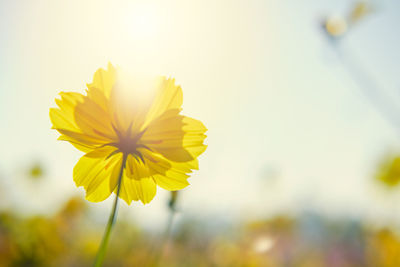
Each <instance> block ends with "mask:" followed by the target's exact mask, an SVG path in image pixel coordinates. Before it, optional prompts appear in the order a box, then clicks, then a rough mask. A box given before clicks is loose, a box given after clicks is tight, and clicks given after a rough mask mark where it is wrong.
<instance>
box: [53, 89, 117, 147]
mask: <svg viewBox="0 0 400 267" xmlns="http://www.w3.org/2000/svg"><path fill="white" fill-rule="evenodd" d="M60 96H61V99H56V103H57V105H58V106H59V108H51V109H50V119H51V122H52V123H53V128H54V129H56V130H57V131H59V132H60V133H61V134H62V136H61V137H60V140H65V141H69V142H71V143H72V144H73V145H74V146H75V147H77V148H78V149H80V150H82V151H84V152H88V151H89V150H90V149H95V148H96V147H99V146H100V145H103V144H106V143H110V142H112V141H114V140H116V134H115V132H114V130H113V129H112V125H111V119H110V115H109V113H107V112H106V111H104V110H103V109H102V108H101V107H100V106H99V105H98V104H97V103H95V102H94V101H93V100H91V99H90V98H89V97H86V96H84V95H82V94H79V93H72V92H67V93H65V92H61V93H60Z"/></svg>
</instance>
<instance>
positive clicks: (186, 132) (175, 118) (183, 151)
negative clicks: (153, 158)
mask: <svg viewBox="0 0 400 267" xmlns="http://www.w3.org/2000/svg"><path fill="white" fill-rule="evenodd" d="M178 113H179V110H176V109H172V110H169V111H167V112H165V113H164V114H163V115H161V116H160V117H158V118H157V119H156V120H154V121H153V122H152V123H151V124H149V126H148V127H147V129H146V130H145V132H144V135H143V136H142V138H141V142H142V143H143V144H144V145H146V146H148V147H149V148H150V149H151V150H154V151H156V152H158V153H160V154H162V155H163V156H164V157H165V158H167V159H169V160H172V161H177V162H186V161H192V160H194V159H195V158H197V157H198V156H199V155H200V154H201V153H203V152H204V151H205V149H206V148H207V146H206V145H204V144H203V141H204V139H205V138H206V135H205V134H204V133H205V132H206V131H207V128H206V127H204V125H203V124H202V123H201V122H200V121H198V120H195V119H192V118H189V117H185V116H182V115H178Z"/></svg>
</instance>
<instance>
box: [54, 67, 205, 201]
mask: <svg viewBox="0 0 400 267" xmlns="http://www.w3.org/2000/svg"><path fill="white" fill-rule="evenodd" d="M120 80H121V78H120V76H119V72H118V71H117V70H116V69H115V68H114V67H113V66H112V65H111V64H110V63H109V64H108V68H107V70H104V69H99V70H97V71H96V73H95V74H94V78H93V82H92V83H91V84H87V94H86V95H83V94H80V93H74V92H61V93H60V96H61V98H60V99H56V103H57V105H58V108H51V109H50V119H51V122H52V124H53V127H52V128H53V129H56V130H57V131H58V132H59V133H60V134H61V136H60V137H59V140H64V141H68V142H70V143H71V144H72V145H73V146H75V147H76V148H78V149H79V150H81V151H83V152H85V153H86V154H85V155H84V156H82V158H81V159H80V160H79V162H78V163H77V164H76V166H75V168H74V171H73V178H74V181H75V183H76V185H77V186H83V187H84V189H85V190H86V199H87V200H89V201H93V202H99V201H103V200H105V199H107V198H108V197H109V196H110V194H111V193H112V192H115V193H116V194H117V195H118V196H119V197H120V198H122V199H123V200H125V201H126V203H128V204H130V203H131V202H132V201H138V200H141V201H142V202H143V203H144V204H146V203H149V202H150V201H151V200H152V199H153V198H154V196H155V194H156V188H157V185H158V186H159V187H161V188H164V189H166V190H170V191H175V190H180V189H183V188H184V187H186V186H187V185H188V184H189V183H188V182H187V178H188V177H189V173H191V172H192V170H193V169H198V160H197V157H198V156H199V155H200V154H201V153H203V152H204V150H205V149H206V145H204V144H203V141H204V139H205V137H206V135H205V132H206V131H207V129H206V128H205V127H204V125H203V124H202V123H201V122H200V121H198V120H195V119H192V118H189V117H186V116H183V115H181V114H180V112H181V105H182V100H183V98H182V89H181V87H180V86H178V85H176V84H175V80H174V79H167V78H161V81H160V83H159V84H158V86H157V90H156V93H155V94H154V95H153V96H152V97H151V100H150V101H145V100H143V99H137V98H132V99H130V98H129V97H128V96H123V95H122V92H123V91H124V90H120V89H124V88H122V87H123V86H125V87H126V86H127V85H126V84H125V85H123V84H122V83H121V81H120ZM128 87H129V85H128ZM125 89H126V88H125ZM125 91H126V90H125ZM121 95H122V96H121ZM121 166H122V167H123V169H121ZM120 172H123V174H122V176H121V179H119V177H120V175H119V174H120Z"/></svg>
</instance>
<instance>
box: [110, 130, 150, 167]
mask: <svg viewBox="0 0 400 267" xmlns="http://www.w3.org/2000/svg"><path fill="white" fill-rule="evenodd" d="M113 128H114V131H115V133H116V134H117V135H118V142H116V143H114V144H113V145H114V146H116V147H117V148H118V150H119V151H121V152H122V153H124V154H125V155H129V154H131V155H133V156H134V157H135V158H136V159H137V160H138V161H139V159H140V160H141V161H142V162H143V163H144V158H143V155H142V153H141V152H140V151H139V150H138V148H146V149H149V148H148V147H147V146H146V145H143V144H140V143H139V140H140V138H141V137H142V135H143V134H144V132H145V130H143V131H141V132H139V133H138V134H136V135H134V136H133V137H132V136H131V128H132V125H130V126H129V127H128V130H127V131H126V133H125V134H124V133H121V132H120V131H119V130H118V129H117V128H116V127H114V125H113ZM149 150H150V149H149Z"/></svg>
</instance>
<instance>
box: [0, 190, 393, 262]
mask: <svg viewBox="0 0 400 267" xmlns="http://www.w3.org/2000/svg"><path fill="white" fill-rule="evenodd" d="M205 225H207V224H204V222H202V221H199V220H193V219H185V220H179V222H178V224H177V225H175V226H174V227H173V232H172V235H171V236H170V238H169V239H168V240H167V241H166V242H165V243H163V240H165V239H164V238H163V237H162V234H160V233H158V234H157V233H154V232H148V231H143V230H140V227H139V226H137V225H136V224H134V223H129V222H126V221H123V220H122V221H121V220H120V221H119V222H118V224H117V227H116V228H115V232H114V235H113V237H112V239H111V244H110V247H109V250H108V252H107V257H106V263H105V265H104V266H304V267H306V266H307V267H313V266H315V267H318V266H332V267H333V266H371V267H372V266H393V267H394V266H399V265H400V238H399V233H398V231H396V230H395V229H391V228H378V227H372V226H369V225H365V224H363V223H362V222H360V221H357V220H334V219H330V218H325V217H322V216H320V215H318V214H316V213H312V212H308V213H303V214H300V215H298V216H296V217H290V216H276V217H274V218H270V219H266V220H259V221H245V222H241V223H234V224H232V225H230V226H229V227H220V228H212V229H210V228H209V227H206V226H205ZM102 231H103V225H99V224H96V223H95V222H94V221H93V218H91V216H90V208H89V207H88V205H87V203H86V202H85V201H84V200H82V199H80V198H78V197H76V198H72V199H70V200H69V201H68V202H67V203H65V204H64V206H63V207H62V208H61V209H60V210H59V211H57V212H56V213H55V214H53V215H51V216H23V215H21V214H15V213H13V212H10V211H2V212H1V215H0V266H90V265H91V264H92V261H93V258H94V256H95V253H96V251H97V248H98V244H99V241H100V236H101V235H102Z"/></svg>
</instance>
